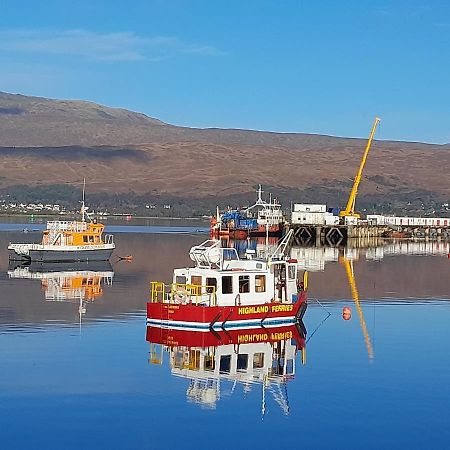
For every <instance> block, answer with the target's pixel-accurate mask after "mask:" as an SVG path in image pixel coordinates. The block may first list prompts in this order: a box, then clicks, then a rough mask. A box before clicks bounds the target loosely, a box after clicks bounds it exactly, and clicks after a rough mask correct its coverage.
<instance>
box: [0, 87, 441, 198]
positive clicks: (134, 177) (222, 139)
mask: <svg viewBox="0 0 450 450" xmlns="http://www.w3.org/2000/svg"><path fill="white" fill-rule="evenodd" d="M367 127H368V129H369V127H370V124H367ZM364 145H365V140H364V139H351V138H338V137H332V136H321V135H313V134H304V133H270V132H260V131H248V130H222V129H194V128H186V127H178V126H173V125H169V124H166V123H164V122H161V121H160V120H157V119H155V118H151V117H148V116H146V115H144V114H140V113H135V112H131V111H127V110H125V109H118V108H108V107H105V106H101V105H97V104H95V103H91V102H85V101H69V100H50V99H45V98H39V97H27V96H24V95H18V94H7V93H0V189H5V188H8V187H10V186H14V185H29V186H36V185H45V184H50V185H51V184H60V183H69V184H79V182H80V180H81V179H82V178H83V177H86V178H87V179H88V186H89V190H90V191H91V192H104V193H105V195H106V193H109V194H111V193H133V194H140V195H144V194H145V195H162V196H170V197H173V198H179V199H194V198H195V199H200V198H211V201H212V200H214V201H215V202H219V201H220V200H221V199H222V200H223V201H225V200H226V201H229V200H233V198H241V196H242V195H244V194H245V195H247V194H249V193H250V192H251V193H252V194H251V195H252V196H253V191H254V189H255V186H256V185H257V184H259V183H261V184H263V185H264V186H266V187H267V189H268V188H270V189H271V190H273V191H274V192H275V193H276V194H277V195H279V196H280V197H281V198H283V199H284V201H305V200H306V199H307V200H308V201H314V200H317V201H328V202H329V203H330V202H333V203H339V204H343V203H345V200H346V196H347V195H348V191H349V188H350V186H351V179H352V178H353V177H354V175H355V172H356V170H357V167H358V165H359V161H360V157H361V155H362V152H363V149H364ZM448 167H450V146H449V145H430V144H422V143H413V142H389V141H376V142H374V146H373V149H372V152H371V154H370V156H369V160H368V163H367V167H366V170H365V178H364V180H363V183H362V184H361V192H360V194H361V197H360V201H364V199H365V201H366V203H367V202H369V203H372V204H373V203H375V204H376V203H379V204H380V205H381V204H389V203H395V204H401V203H404V204H405V205H406V206H407V205H408V203H423V202H428V201H430V199H432V201H433V202H437V203H439V202H441V201H445V200H448V199H449V198H450V181H449V180H450V177H449V176H448ZM267 189H266V190H267Z"/></svg>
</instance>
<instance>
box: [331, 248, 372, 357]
mask: <svg viewBox="0 0 450 450" xmlns="http://www.w3.org/2000/svg"><path fill="white" fill-rule="evenodd" d="M339 261H340V262H341V263H342V264H343V266H344V267H345V272H346V273H347V279H348V284H349V286H350V290H351V292H352V298H353V301H354V302H355V306H356V310H357V311H358V316H359V323H360V325H361V330H362V332H363V335H364V341H365V343H366V348H367V355H368V356H369V360H370V359H373V347H372V342H371V340H370V336H369V331H368V330H367V325H366V321H365V319H364V313H363V310H362V308H361V304H360V302H359V292H358V288H357V287H356V282H355V274H354V272H353V261H350V260H348V259H347V258H345V257H339Z"/></svg>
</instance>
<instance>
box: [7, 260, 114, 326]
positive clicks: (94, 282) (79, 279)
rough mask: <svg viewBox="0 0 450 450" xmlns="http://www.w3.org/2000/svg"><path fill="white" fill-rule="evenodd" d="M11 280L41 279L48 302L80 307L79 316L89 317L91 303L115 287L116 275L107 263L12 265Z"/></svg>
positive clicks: (9, 272) (9, 273)
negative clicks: (69, 303)
mask: <svg viewBox="0 0 450 450" xmlns="http://www.w3.org/2000/svg"><path fill="white" fill-rule="evenodd" d="M8 277H9V278H11V279H27V280H39V281H40V282H41V288H42V291H43V292H44V298H45V301H47V302H72V303H77V304H78V314H79V318H80V323H81V317H82V316H83V315H84V314H86V306H87V304H88V303H91V302H93V301H95V299H97V298H98V297H101V296H102V295H103V286H104V285H107V286H112V282H113V277H114V272H113V270H112V267H111V265H110V264H109V263H108V262H103V261H102V262H98V263H94V264H92V263H90V264H87V263H58V264H45V263H42V264H33V263H32V264H24V265H17V264H10V266H9V269H8Z"/></svg>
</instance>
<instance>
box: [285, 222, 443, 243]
mask: <svg viewBox="0 0 450 450" xmlns="http://www.w3.org/2000/svg"><path fill="white" fill-rule="evenodd" d="M289 228H290V229H291V230H293V242H294V245H316V246H321V245H329V246H339V245H346V244H347V243H348V242H350V241H353V240H366V239H372V238H405V239H430V240H436V239H437V240H443V241H448V240H450V222H449V225H445V226H444V225H441V226H436V225H395V226H393V225H369V224H367V222H363V223H360V224H358V225H316V224H314V225H306V224H290V226H289Z"/></svg>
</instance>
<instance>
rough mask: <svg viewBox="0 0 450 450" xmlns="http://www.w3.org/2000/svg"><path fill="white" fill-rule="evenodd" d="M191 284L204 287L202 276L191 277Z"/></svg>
mask: <svg viewBox="0 0 450 450" xmlns="http://www.w3.org/2000/svg"><path fill="white" fill-rule="evenodd" d="M191 284H193V285H195V286H201V285H202V276H201V275H193V276H192V277H191Z"/></svg>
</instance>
